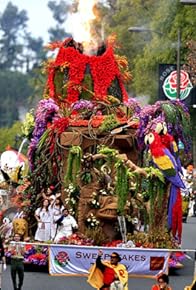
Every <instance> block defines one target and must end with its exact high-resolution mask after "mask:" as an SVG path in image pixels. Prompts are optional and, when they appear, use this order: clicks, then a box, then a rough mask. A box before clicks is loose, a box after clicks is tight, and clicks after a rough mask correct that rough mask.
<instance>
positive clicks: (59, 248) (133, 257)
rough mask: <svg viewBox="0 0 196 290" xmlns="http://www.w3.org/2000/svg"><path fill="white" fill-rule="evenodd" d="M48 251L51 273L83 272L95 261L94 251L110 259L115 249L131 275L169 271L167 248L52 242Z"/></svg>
mask: <svg viewBox="0 0 196 290" xmlns="http://www.w3.org/2000/svg"><path fill="white" fill-rule="evenodd" d="M49 248H50V250H49V273H50V275H79V276H82V275H86V274H88V270H89V268H90V267H91V266H92V264H94V263H95V260H96V258H97V252H98V250H99V249H102V250H103V253H104V254H103V257H102V259H103V260H109V259H110V255H111V253H112V252H117V253H118V254H119V255H120V256H121V258H122V260H121V263H122V264H124V265H125V266H126V267H127V270H128V273H129V274H130V275H143V276H149V277H150V276H156V275H157V274H158V273H160V272H167V271H168V260H169V255H170V252H169V250H168V251H167V250H166V251H165V250H163V251H161V249H141V248H137V249H136V248H105V247H102V248H100V247H85V246H84V247H82V246H73V245H51V246H50V247H49Z"/></svg>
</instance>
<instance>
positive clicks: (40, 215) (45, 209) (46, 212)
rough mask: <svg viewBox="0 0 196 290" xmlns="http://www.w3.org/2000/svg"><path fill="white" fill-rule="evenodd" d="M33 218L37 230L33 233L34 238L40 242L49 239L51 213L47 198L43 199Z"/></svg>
mask: <svg viewBox="0 0 196 290" xmlns="http://www.w3.org/2000/svg"><path fill="white" fill-rule="evenodd" d="M35 218H36V220H37V230H36V233H35V240H36V241H41V242H45V241H48V240H50V238H51V219H52V214H51V211H50V209H49V200H48V199H44V200H43V203H42V206H41V207H39V208H37V209H36V211H35Z"/></svg>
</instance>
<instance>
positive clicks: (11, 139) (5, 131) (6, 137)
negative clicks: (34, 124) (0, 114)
mask: <svg viewBox="0 0 196 290" xmlns="http://www.w3.org/2000/svg"><path fill="white" fill-rule="evenodd" d="M21 125H22V124H21V122H15V123H14V124H13V125H12V127H11V128H7V127H5V128H0V140H1V141H0V153H2V152H4V151H5V150H6V147H7V146H11V147H12V148H15V144H16V136H19V135H20V134H21ZM15 149H18V148H15Z"/></svg>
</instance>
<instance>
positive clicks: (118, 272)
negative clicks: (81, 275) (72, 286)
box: [87, 250, 128, 290]
mask: <svg viewBox="0 0 196 290" xmlns="http://www.w3.org/2000/svg"><path fill="white" fill-rule="evenodd" d="M102 255H103V252H102V251H101V250H99V252H98V257H97V259H96V263H95V264H94V265H93V267H92V268H91V269H90V273H89V276H88V280H87V281H88V283H89V284H90V285H91V286H92V287H94V288H96V289H99V290H113V289H116V290H128V272H127V269H126V267H125V265H123V264H121V263H120V261H121V257H120V256H119V254H118V253H117V252H113V253H112V254H111V256H110V261H102V260H101V257H102Z"/></svg>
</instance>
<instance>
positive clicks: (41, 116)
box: [28, 99, 59, 169]
mask: <svg viewBox="0 0 196 290" xmlns="http://www.w3.org/2000/svg"><path fill="white" fill-rule="evenodd" d="M58 111H59V107H58V106H57V104H56V103H55V102H54V100H52V99H44V100H41V101H40V102H39V104H38V107H37V110H36V115H35V128H34V131H33V137H32V139H31V143H30V146H29V150H28V158H29V162H30V167H31V169H33V163H34V154H35V151H36V148H37V145H38V143H39V140H40V138H41V136H42V134H43V133H44V131H45V130H46V129H47V124H48V123H52V121H53V120H54V119H57V118H59V115H58Z"/></svg>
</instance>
